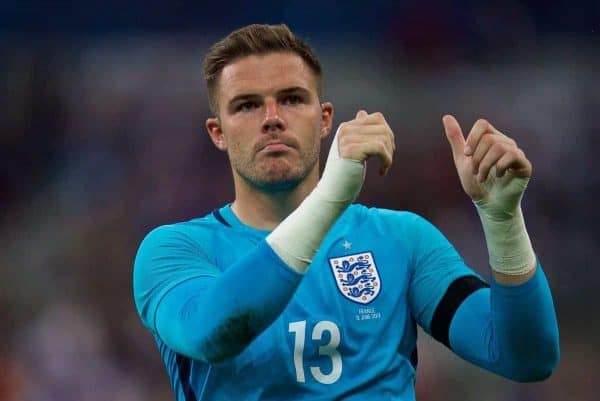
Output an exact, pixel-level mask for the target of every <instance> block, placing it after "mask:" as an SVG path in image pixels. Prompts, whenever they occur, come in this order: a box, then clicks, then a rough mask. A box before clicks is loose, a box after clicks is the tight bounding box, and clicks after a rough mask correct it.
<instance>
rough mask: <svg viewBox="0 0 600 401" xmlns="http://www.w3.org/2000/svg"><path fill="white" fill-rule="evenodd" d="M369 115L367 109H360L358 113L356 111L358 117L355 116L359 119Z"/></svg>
mask: <svg viewBox="0 0 600 401" xmlns="http://www.w3.org/2000/svg"><path fill="white" fill-rule="evenodd" d="M368 115H369V114H368V113H367V112H366V111H364V110H359V111H358V113H356V117H355V119H357V120H358V119H359V118H361V117H366V116H368Z"/></svg>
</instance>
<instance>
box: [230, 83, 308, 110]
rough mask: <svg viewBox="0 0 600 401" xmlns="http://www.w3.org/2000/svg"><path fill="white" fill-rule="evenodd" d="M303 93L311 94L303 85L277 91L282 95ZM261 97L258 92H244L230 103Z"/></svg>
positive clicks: (278, 94)
mask: <svg viewBox="0 0 600 401" xmlns="http://www.w3.org/2000/svg"><path fill="white" fill-rule="evenodd" d="M299 92H300V93H302V94H309V93H310V92H309V90H308V89H306V88H303V87H301V86H293V87H291V88H285V89H282V90H280V91H277V96H278V97H279V96H282V95H289V94H291V93H299ZM257 98H260V95H258V94H256V93H242V94H240V95H236V96H234V97H233V98H232V99H231V100H230V101H229V102H228V105H229V106H231V105H232V104H234V103H236V102H239V101H242V100H253V99H257Z"/></svg>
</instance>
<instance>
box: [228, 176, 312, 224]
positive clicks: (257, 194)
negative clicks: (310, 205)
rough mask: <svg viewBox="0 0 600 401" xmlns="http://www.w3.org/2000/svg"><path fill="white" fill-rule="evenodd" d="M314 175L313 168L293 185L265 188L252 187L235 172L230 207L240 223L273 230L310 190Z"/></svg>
mask: <svg viewBox="0 0 600 401" xmlns="http://www.w3.org/2000/svg"><path fill="white" fill-rule="evenodd" d="M318 178H319V177H318V168H317V169H314V171H313V172H311V173H310V174H309V176H307V177H306V178H305V179H304V180H303V181H302V182H300V183H299V184H298V185H297V186H296V187H294V188H291V189H289V190H286V191H277V192H269V191H266V190H262V189H258V188H255V187H252V186H251V185H250V184H248V183H247V182H245V181H244V179H242V178H241V177H239V176H237V175H236V176H235V177H234V183H235V201H234V202H233V204H232V206H231V208H232V210H233V212H234V213H235V215H236V216H237V217H238V219H240V220H241V221H242V222H243V223H244V224H246V225H248V226H250V227H254V228H256V229H259V230H268V231H270V230H273V229H274V228H275V227H277V226H278V225H279V223H281V221H283V219H285V218H286V217H287V216H288V215H289V214H290V213H292V212H293V211H294V210H295V209H296V208H297V207H298V206H299V205H300V203H302V201H303V200H304V198H306V197H307V196H308V194H310V192H311V191H312V190H313V189H314V188H315V186H316V185H317V182H318Z"/></svg>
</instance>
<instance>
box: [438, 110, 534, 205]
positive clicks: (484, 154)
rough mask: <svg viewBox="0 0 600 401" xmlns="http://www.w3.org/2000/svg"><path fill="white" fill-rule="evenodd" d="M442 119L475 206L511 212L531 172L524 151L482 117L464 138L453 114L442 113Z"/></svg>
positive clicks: (459, 171) (459, 169)
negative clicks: (444, 114)
mask: <svg viewBox="0 0 600 401" xmlns="http://www.w3.org/2000/svg"><path fill="white" fill-rule="evenodd" d="M442 122H443V125H444V129H445V131H446V137H447V139H448V142H450V146H451V147H452V156H453V158H454V164H455V165H456V170H457V171H458V176H459V177H460V182H461V184H462V187H463V189H464V190H465V192H466V193H467V195H469V197H470V198H471V199H472V200H473V201H474V202H475V203H476V204H477V205H478V206H483V207H486V208H488V209H489V207H491V208H492V209H493V210H494V212H495V213H501V214H508V215H512V213H513V212H514V211H515V210H516V209H517V208H518V207H519V205H520V201H521V197H522V195H523V192H524V191H525V188H526V187H527V183H528V182H529V178H530V177H531V172H532V166H531V162H530V161H529V160H528V159H527V157H526V156H525V153H524V152H523V150H521V149H519V147H518V146H517V143H516V142H515V141H514V140H513V139H511V138H509V137H508V136H506V135H504V134H503V133H501V132H500V131H498V130H497V129H496V128H494V127H493V126H492V124H490V123H489V122H488V121H486V120H484V119H479V120H477V122H475V124H474V125H473V128H471V132H470V133H469V135H468V137H467V139H466V140H465V138H464V136H463V132H462V130H461V128H460V125H459V123H458V121H456V119H455V118H454V117H453V116H451V115H446V116H444V117H443V119H442ZM497 217H500V216H497Z"/></svg>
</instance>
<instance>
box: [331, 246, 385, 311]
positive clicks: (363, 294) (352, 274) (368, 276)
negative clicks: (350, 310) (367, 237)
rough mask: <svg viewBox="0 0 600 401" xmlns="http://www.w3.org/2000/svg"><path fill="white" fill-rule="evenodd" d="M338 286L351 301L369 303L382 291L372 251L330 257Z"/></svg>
mask: <svg viewBox="0 0 600 401" xmlns="http://www.w3.org/2000/svg"><path fill="white" fill-rule="evenodd" d="M329 265H330V266H331V271H332V273H333V277H334V278H335V282H336V283H337V287H338V289H339V290H340V292H341V293H342V294H344V296H345V297H346V298H348V299H350V300H351V301H354V302H357V303H359V304H368V303H369V302H371V301H373V300H374V299H375V298H376V297H377V295H379V291H381V278H380V277H379V272H378V271H377V266H376V265H375V259H374V258H373V254H372V253H371V252H363V253H355V254H353V255H346V256H340V257H337V258H330V259H329Z"/></svg>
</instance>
